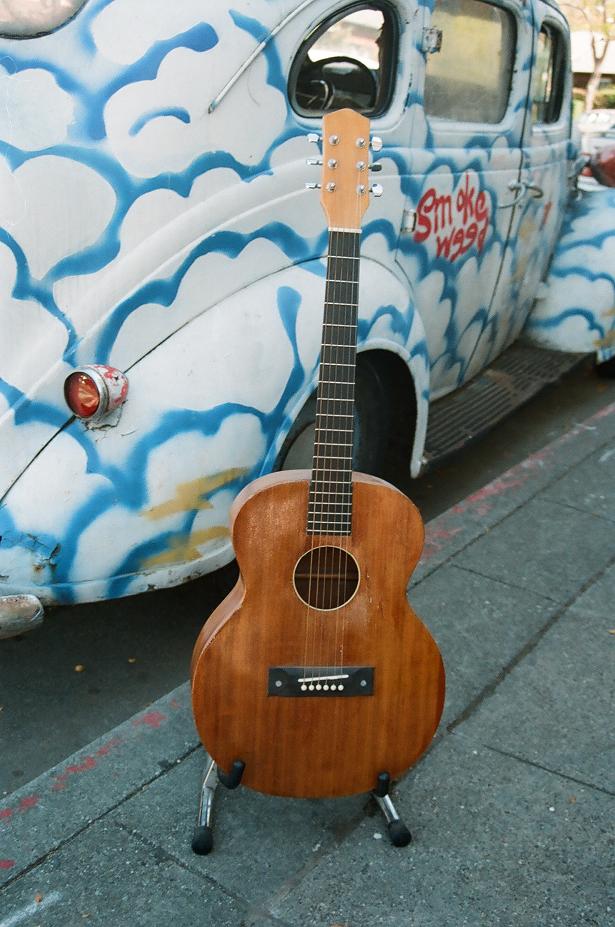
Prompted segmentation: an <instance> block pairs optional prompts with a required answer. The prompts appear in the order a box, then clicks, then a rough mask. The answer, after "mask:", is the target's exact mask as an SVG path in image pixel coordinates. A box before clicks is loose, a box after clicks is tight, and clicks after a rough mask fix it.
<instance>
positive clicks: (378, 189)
mask: <svg viewBox="0 0 615 927" xmlns="http://www.w3.org/2000/svg"><path fill="white" fill-rule="evenodd" d="M369 192H370V193H373V195H374V196H382V194H383V193H384V189H383V187H382V184H379V183H374V184H372V185H371V187H370V188H369Z"/></svg>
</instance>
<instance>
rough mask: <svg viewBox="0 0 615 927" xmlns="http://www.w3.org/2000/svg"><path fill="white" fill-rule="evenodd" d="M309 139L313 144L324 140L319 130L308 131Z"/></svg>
mask: <svg viewBox="0 0 615 927" xmlns="http://www.w3.org/2000/svg"><path fill="white" fill-rule="evenodd" d="M307 140H308V142H311V143H312V144H313V145H318V144H320V142H321V141H322V136H320V135H319V134H318V133H317V132H308V136H307Z"/></svg>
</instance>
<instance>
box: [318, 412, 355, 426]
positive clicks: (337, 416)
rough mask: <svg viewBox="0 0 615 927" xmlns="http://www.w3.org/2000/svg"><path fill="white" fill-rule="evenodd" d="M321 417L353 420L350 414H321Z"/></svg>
mask: <svg viewBox="0 0 615 927" xmlns="http://www.w3.org/2000/svg"><path fill="white" fill-rule="evenodd" d="M322 415H323V416H324V417H325V418H354V415H353V414H352V412H323V413H322ZM342 430H343V429H342Z"/></svg>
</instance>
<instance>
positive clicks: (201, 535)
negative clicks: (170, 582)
mask: <svg viewBox="0 0 615 927" xmlns="http://www.w3.org/2000/svg"><path fill="white" fill-rule="evenodd" d="M228 535H229V529H228V528H227V527H226V525H214V526H213V528H203V529H202V530H201V531H193V532H192V534H190V535H188V537H186V538H173V540H172V541H171V543H170V544H169V547H168V549H167V550H164V551H162V553H160V554H153V555H152V556H151V557H146V558H145V560H144V561H143V564H142V566H143V569H144V570H149V569H152V568H153V567H160V566H171V565H172V564H175V563H186V561H189V560H198V559H199V558H200V557H201V551H200V550H199V546H200V545H202V544H206V543H207V541H213V540H215V539H216V538H225V537H228Z"/></svg>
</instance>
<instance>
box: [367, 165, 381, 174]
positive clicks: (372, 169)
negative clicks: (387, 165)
mask: <svg viewBox="0 0 615 927" xmlns="http://www.w3.org/2000/svg"><path fill="white" fill-rule="evenodd" d="M369 169H370V171H373V172H374V174H376V173H377V172H378V171H381V170H382V164H370V166H369Z"/></svg>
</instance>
